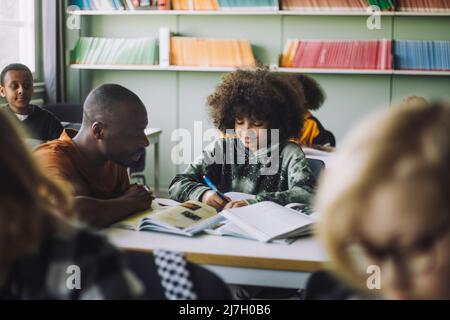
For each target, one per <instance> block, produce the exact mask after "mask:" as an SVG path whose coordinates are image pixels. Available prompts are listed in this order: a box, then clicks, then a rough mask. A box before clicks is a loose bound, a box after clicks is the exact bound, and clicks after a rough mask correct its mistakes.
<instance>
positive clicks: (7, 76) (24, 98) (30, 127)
mask: <svg viewBox="0 0 450 320" xmlns="http://www.w3.org/2000/svg"><path fill="white" fill-rule="evenodd" d="M0 95H1V96H2V97H3V98H5V99H6V101H7V102H8V104H7V105H6V106H3V107H2V108H1V109H2V110H3V111H4V112H9V113H12V114H14V115H15V116H16V118H17V119H18V120H19V121H20V122H21V123H22V124H23V125H24V127H25V129H26V131H27V138H31V139H36V140H41V141H48V140H53V139H57V138H58V137H59V136H60V135H61V133H62V131H63V127H62V125H61V122H60V121H59V120H58V119H57V118H56V117H55V116H54V115H53V114H51V113H50V112H48V111H47V110H44V109H42V108H40V107H38V106H36V105H33V104H30V101H31V97H32V96H33V74H32V73H31V71H30V69H29V68H28V67H27V66H25V65H23V64H19V63H14V64H10V65H8V66H6V67H5V68H4V69H3V71H2V72H1V78H0Z"/></svg>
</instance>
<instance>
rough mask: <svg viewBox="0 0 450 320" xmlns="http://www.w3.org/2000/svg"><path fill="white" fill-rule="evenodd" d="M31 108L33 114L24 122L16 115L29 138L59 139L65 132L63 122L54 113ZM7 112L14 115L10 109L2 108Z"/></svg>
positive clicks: (35, 107) (36, 107) (32, 106)
mask: <svg viewBox="0 0 450 320" xmlns="http://www.w3.org/2000/svg"><path fill="white" fill-rule="evenodd" d="M30 106H31V113H30V114H29V115H28V118H26V119H25V120H23V121H20V120H19V119H18V118H17V116H15V115H14V118H16V119H17V120H18V121H19V122H21V123H22V124H23V125H24V127H25V129H26V131H27V135H28V136H27V138H31V139H37V140H42V141H49V140H54V139H57V138H59V136H60V135H61V133H62V131H63V126H62V125H61V122H60V121H59V120H58V118H56V117H55V116H54V115H53V114H52V113H50V112H49V111H47V110H44V109H42V108H40V107H38V106H36V105H30ZM2 110H4V111H5V112H10V113H13V111H12V110H11V109H10V108H9V107H8V106H4V107H2Z"/></svg>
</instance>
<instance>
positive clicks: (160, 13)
mask: <svg viewBox="0 0 450 320" xmlns="http://www.w3.org/2000/svg"><path fill="white" fill-rule="evenodd" d="M68 12H69V13H70V14H73V15H79V16H105V15H110V16H113V15H124V16H134V15H137V16H142V15H144V16H164V15H167V16H185V15H197V16H205V15H206V16H255V15H260V16H369V15H371V14H372V13H369V12H365V11H288V10H279V11H199V10H110V11H103V10H76V11H68ZM380 15H381V16H424V17H426V16H430V17H439V16H442V17H450V12H406V11H385V12H380Z"/></svg>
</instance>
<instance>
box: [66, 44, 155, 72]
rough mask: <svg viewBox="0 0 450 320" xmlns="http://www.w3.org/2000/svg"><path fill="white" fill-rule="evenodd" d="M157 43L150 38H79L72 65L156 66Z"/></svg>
mask: <svg viewBox="0 0 450 320" xmlns="http://www.w3.org/2000/svg"><path fill="white" fill-rule="evenodd" d="M157 48H158V46H157V41H156V40H155V39H151V38H137V39H120V38H93V37H81V38H80V39H79V40H78V43H77V45H76V47H75V50H74V51H73V56H72V63H75V64H98V65H156V64H158V53H157Z"/></svg>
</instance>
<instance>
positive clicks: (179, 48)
mask: <svg viewBox="0 0 450 320" xmlns="http://www.w3.org/2000/svg"><path fill="white" fill-rule="evenodd" d="M170 60H171V61H170V62H171V63H170V64H171V65H175V66H196V67H255V66H256V62H255V57H254V55H253V51H252V48H251V45H250V42H248V41H247V40H222V39H201V38H190V37H172V38H170Z"/></svg>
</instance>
